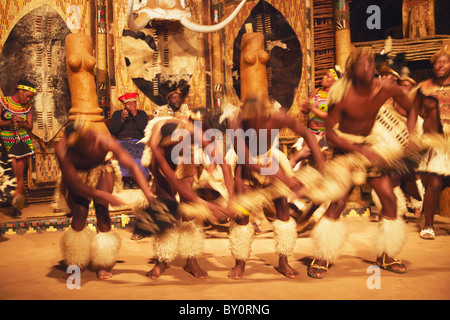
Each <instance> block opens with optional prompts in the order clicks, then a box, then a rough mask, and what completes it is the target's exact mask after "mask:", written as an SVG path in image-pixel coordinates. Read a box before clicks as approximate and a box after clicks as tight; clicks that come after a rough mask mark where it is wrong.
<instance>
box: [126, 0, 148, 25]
mask: <svg viewBox="0 0 450 320" xmlns="http://www.w3.org/2000/svg"><path fill="white" fill-rule="evenodd" d="M133 3H134V1H133V0H128V7H127V17H128V28H130V30H133V31H139V30H141V29H143V28H144V27H145V26H146V25H147V23H149V22H150V16H149V15H148V14H147V13H146V12H145V11H144V12H142V13H141V14H139V17H138V18H137V19H136V21H135V20H134V18H133Z"/></svg>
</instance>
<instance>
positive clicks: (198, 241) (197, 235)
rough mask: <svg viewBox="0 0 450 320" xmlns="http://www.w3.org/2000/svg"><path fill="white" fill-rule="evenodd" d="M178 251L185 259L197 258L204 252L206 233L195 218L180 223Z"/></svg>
mask: <svg viewBox="0 0 450 320" xmlns="http://www.w3.org/2000/svg"><path fill="white" fill-rule="evenodd" d="M178 232H179V238H178V250H179V251H178V252H179V254H180V256H181V257H182V258H184V259H190V258H197V257H199V256H200V255H201V254H202V252H203V247H204V244H205V233H204V232H203V228H202V227H201V226H199V225H198V224H197V223H196V222H195V220H192V221H186V222H181V223H180V224H179V225H178Z"/></svg>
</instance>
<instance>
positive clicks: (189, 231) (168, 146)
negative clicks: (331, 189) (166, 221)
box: [142, 117, 233, 279]
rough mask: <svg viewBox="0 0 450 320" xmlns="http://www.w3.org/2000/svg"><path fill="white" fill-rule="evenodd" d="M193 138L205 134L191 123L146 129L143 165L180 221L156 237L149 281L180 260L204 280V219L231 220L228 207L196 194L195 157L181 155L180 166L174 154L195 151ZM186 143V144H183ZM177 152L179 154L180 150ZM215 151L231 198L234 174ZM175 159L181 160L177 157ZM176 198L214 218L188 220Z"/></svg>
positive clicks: (165, 120) (167, 120) (173, 121)
mask: <svg viewBox="0 0 450 320" xmlns="http://www.w3.org/2000/svg"><path fill="white" fill-rule="evenodd" d="M177 129H178V130H177ZM197 130H198V128H197ZM177 133H181V134H182V135H181V136H179V137H180V138H181V140H182V141H179V140H177V139H175V138H173V137H174V135H176V134H177ZM194 134H202V130H201V129H200V130H198V131H195V130H194V126H193V123H192V122H187V121H186V120H184V119H177V118H172V117H161V118H155V119H154V120H152V121H150V122H149V125H148V126H147V128H146V137H145V138H144V139H143V141H142V142H144V143H145V144H146V145H147V146H146V150H145V151H144V156H143V159H142V160H143V161H142V163H143V165H147V166H149V168H150V171H151V173H152V176H153V179H154V180H153V191H154V193H155V194H156V195H157V196H158V200H159V201H161V202H164V203H165V204H166V205H167V207H168V208H169V209H170V211H171V213H172V214H174V215H175V217H176V218H177V220H178V221H177V223H176V224H175V225H173V226H169V227H167V228H164V229H162V230H160V232H158V233H157V234H156V235H154V239H153V249H154V253H155V255H156V257H157V262H156V264H155V265H154V267H153V268H152V269H151V270H150V271H149V272H147V274H146V275H147V277H148V278H150V279H157V278H159V277H160V276H161V275H162V273H164V271H165V270H167V269H168V268H169V264H170V263H171V262H172V261H173V260H174V259H175V258H176V257H177V256H181V257H182V258H184V259H186V265H185V266H184V270H185V271H186V272H189V273H191V274H192V275H193V276H194V277H196V278H205V277H206V276H207V275H208V273H207V272H206V271H205V270H203V269H202V268H201V267H200V265H199V264H198V261H197V258H198V257H199V256H200V255H201V253H202V252H203V244H204V237H205V236H204V232H203V229H202V225H201V223H200V222H201V220H203V219H207V220H211V221H212V222H217V221H221V220H224V219H225V218H227V217H228V211H227V210H226V208H225V207H222V206H221V205H218V204H215V203H213V202H207V201H205V200H203V199H201V198H200V197H199V196H198V195H197V194H196V193H195V192H194V191H193V182H194V180H195V179H197V178H198V166H197V165H196V164H195V163H192V162H193V161H191V162H190V161H189V160H192V159H193V156H194V155H193V154H192V153H191V154H190V155H188V154H185V153H182V152H181V153H180V154H179V155H180V156H181V157H182V158H184V162H180V163H178V159H177V157H175V156H174V152H175V150H176V149H177V148H178V147H179V146H180V144H183V145H184V146H185V147H186V149H185V148H183V152H184V151H187V150H188V151H189V152H191V151H192V150H193V148H192V143H191V142H192V141H195V140H193V139H191V137H194ZM197 137H198V139H200V140H198V141H202V143H203V142H204V141H203V137H199V136H197ZM186 141H187V143H186V144H184V143H185V142H186ZM178 150H179V151H180V149H178ZM215 150H216V153H215V154H214V155H213V156H214V157H218V159H220V160H221V161H219V163H220V164H221V167H222V171H223V175H224V180H225V185H226V187H227V192H228V194H229V195H232V193H233V181H232V175H231V170H230V168H229V166H228V165H227V164H226V163H225V162H224V160H223V156H222V154H221V151H220V150H219V149H217V148H216V149H215ZM175 155H176V156H178V154H176V153H175ZM186 162H188V163H186ZM189 162H190V163H189ZM177 194H178V196H179V199H180V203H181V204H183V203H191V204H195V208H197V209H199V211H202V208H206V210H207V211H208V212H209V213H212V214H213V215H209V213H208V215H207V216H203V217H200V219H194V218H195V216H196V215H197V214H199V212H194V213H192V215H189V216H188V215H186V214H185V213H184V212H180V210H179V203H178V200H177ZM198 220H200V221H198Z"/></svg>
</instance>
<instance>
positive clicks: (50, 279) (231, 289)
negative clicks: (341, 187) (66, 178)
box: [0, 217, 450, 300]
mask: <svg viewBox="0 0 450 320" xmlns="http://www.w3.org/2000/svg"><path fill="white" fill-rule="evenodd" d="M436 220H437V221H436V233H437V238H436V240H434V241H429V240H428V241H426V240H422V239H420V238H419V236H418V226H419V223H420V224H421V223H422V222H421V221H420V220H417V219H415V218H414V217H412V218H410V222H409V223H408V224H407V227H408V241H407V243H406V244H405V246H404V249H403V251H402V253H401V254H400V256H399V257H398V258H399V259H401V260H402V261H403V262H404V263H405V264H406V265H407V267H408V273H407V274H404V275H398V274H394V273H390V272H387V271H384V270H382V271H381V273H380V277H379V278H377V281H378V282H375V281H374V280H373V277H374V275H375V274H374V273H373V272H370V269H369V270H368V268H369V267H370V266H371V265H372V262H373V261H374V260H375V254H374V252H373V250H372V248H373V246H372V239H373V236H374V234H375V233H376V230H377V226H378V224H377V223H374V222H369V220H368V218H366V217H347V218H345V221H346V223H347V225H348V229H349V231H350V235H349V239H348V244H347V247H346V250H345V252H344V254H343V256H342V257H341V258H340V259H339V260H338V262H337V263H336V264H335V265H334V266H333V267H332V268H331V269H330V270H329V274H328V275H327V277H326V278H325V279H322V280H317V279H312V278H310V277H308V275H307V274H306V267H307V265H308V264H309V262H310V261H311V258H312V250H311V241H310V238H309V235H310V231H311V228H312V227H313V225H314V221H311V223H310V225H308V226H307V228H306V229H304V230H303V231H302V232H300V233H299V238H298V240H297V242H296V248H295V252H294V254H293V256H291V257H290V259H289V261H290V263H291V265H292V266H293V267H294V268H296V269H297V270H298V271H299V272H300V277H299V278H298V279H294V280H291V279H287V278H285V277H283V276H282V275H281V274H279V273H278V272H277V271H276V270H275V268H274V267H276V266H277V264H278V261H277V260H278V259H277V257H276V256H275V254H274V253H273V239H272V235H273V234H272V229H271V225H270V224H268V223H267V222H265V223H264V224H263V225H262V231H263V232H262V233H261V234H259V235H257V237H256V238H255V241H254V244H253V251H252V256H251V259H250V261H249V262H248V264H247V269H246V273H245V276H244V278H243V279H241V280H238V281H236V280H231V279H229V278H228V277H227V273H228V271H229V270H230V268H231V267H232V266H233V265H234V261H233V259H232V257H231V256H230V252H229V249H228V239H227V230H226V228H209V229H207V230H206V232H207V239H206V242H205V251H204V254H203V256H202V257H201V258H200V259H199V263H200V265H201V266H202V267H203V268H204V269H205V270H206V271H207V272H208V274H209V276H208V277H207V278H206V279H201V280H199V279H195V278H194V277H192V276H191V275H190V274H188V273H186V272H185V271H184V270H183V269H182V267H183V265H184V264H183V261H181V260H176V261H175V262H174V264H173V265H172V267H171V268H170V269H169V270H167V271H166V273H164V274H163V276H162V277H161V278H159V279H157V280H150V279H148V278H147V277H146V276H145V273H146V272H147V271H149V270H150V269H151V268H152V266H153V264H154V261H153V260H152V258H153V256H152V240H151V238H145V239H143V240H140V241H132V240H130V235H131V230H129V229H120V230H117V232H118V233H119V235H120V237H121V238H122V248H121V252H120V257H119V261H118V263H117V264H116V266H115V268H114V269H113V277H112V278H111V279H108V280H105V281H99V280H97V279H96V277H95V273H94V272H91V271H84V272H82V273H81V287H80V289H69V288H68V286H67V283H66V280H64V279H63V276H64V274H65V269H64V267H62V265H61V254H60V250H59V239H60V238H61V235H62V233H61V232H54V233H51V232H45V233H42V234H26V235H10V236H3V237H1V238H0V256H1V261H0V288H1V290H0V299H1V300H7V299H21V300H22V299H24V300H28V299H44V300H50V299H51V300H53V299H55V300H59V299H87V300H90V299H133V300H135V299H149V300H185V299H188V300H222V299H233V300H249V299H251V300H299V299H312V300H315V299H325V300H328V299H357V300H359V299H388V300H390V299H406V300H409V299H413V300H415V299H425V300H428V299H431V300H435V299H444V300H447V299H450V280H449V279H450V267H449V266H450V255H448V252H449V250H450V221H449V220H448V219H446V218H441V217H437V218H436ZM368 283H369V285H368ZM72 284H73V282H72ZM376 284H379V288H373V289H370V288H369V287H370V286H372V287H373V286H374V285H376Z"/></svg>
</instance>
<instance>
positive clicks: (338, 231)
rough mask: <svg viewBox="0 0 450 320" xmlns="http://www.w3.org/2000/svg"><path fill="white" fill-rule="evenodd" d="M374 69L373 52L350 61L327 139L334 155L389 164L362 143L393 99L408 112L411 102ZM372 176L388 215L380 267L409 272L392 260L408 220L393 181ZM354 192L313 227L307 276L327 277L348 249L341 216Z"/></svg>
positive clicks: (335, 94) (334, 93) (332, 98)
mask: <svg viewBox="0 0 450 320" xmlns="http://www.w3.org/2000/svg"><path fill="white" fill-rule="evenodd" d="M374 69H375V65H374V60H373V55H372V54H371V53H370V52H368V51H366V50H359V51H357V50H353V51H352V52H351V54H350V56H349V58H348V60H347V62H346V67H345V75H344V77H343V78H342V79H341V80H339V82H338V83H336V84H335V85H334V86H333V88H332V90H331V92H330V95H329V99H328V107H329V112H328V117H327V121H326V127H327V130H326V135H327V139H328V142H329V143H330V144H331V145H332V146H333V147H334V155H339V154H345V153H348V152H356V153H360V154H362V155H363V156H365V157H366V158H367V159H368V160H370V161H371V162H372V163H384V161H385V160H384V159H383V157H382V156H381V155H380V154H378V153H377V152H375V151H374V149H372V148H371V147H370V146H369V145H367V144H366V143H362V142H363V141H364V139H365V137H368V136H369V134H370V133H371V131H372V128H373V127H374V124H375V121H376V118H377V114H378V113H379V110H380V108H381V107H382V105H383V104H384V102H385V101H386V100H387V99H388V98H389V97H393V98H394V100H395V101H396V102H397V103H399V104H400V105H401V106H402V107H403V108H404V109H405V110H410V109H411V101H410V99H408V96H407V95H406V93H405V92H404V90H402V89H401V87H400V86H398V85H397V84H396V83H395V82H393V81H385V80H379V79H375V78H374ZM414 116H415V114H414V112H409V119H408V120H409V121H408V124H409V125H410V126H411V125H412V123H413V121H412V120H411V118H414ZM410 126H409V127H408V129H409V130H410V128H411V127H410ZM410 132H411V130H410ZM349 139H352V140H349ZM357 140H358V142H356V141H357ZM384 152H385V153H389V149H388V148H386V149H385V151H384ZM371 174H372V177H369V176H368V178H369V179H368V183H369V184H370V185H371V186H372V187H373V189H375V191H376V193H377V195H378V197H379V199H380V202H381V204H382V210H381V216H382V217H383V220H382V221H381V223H380V229H379V235H378V241H377V243H376V249H377V264H378V265H379V266H381V267H382V268H384V269H387V270H390V271H393V272H398V273H405V272H406V267H405V266H404V265H403V264H402V263H401V262H400V261H398V260H396V259H394V258H393V256H395V255H397V254H398V253H399V252H400V250H401V248H402V246H403V243H404V237H405V235H406V232H405V225H404V221H403V219H398V218H397V207H396V197H395V194H394V192H393V187H392V183H391V179H390V177H389V175H387V174H386V173H385V172H372V173H371ZM350 193H351V189H350V190H348V192H347V194H346V195H345V196H344V197H343V198H342V199H340V200H337V201H335V202H332V203H331V204H330V206H329V207H328V209H327V210H326V212H325V214H324V215H323V216H322V218H321V219H320V220H319V222H318V223H317V225H316V226H315V228H314V229H313V232H312V234H311V236H312V240H313V247H314V251H315V259H314V260H313V261H312V263H311V265H310V266H309V268H308V275H309V276H311V277H313V278H323V277H324V276H325V275H326V274H327V272H328V266H329V264H330V263H333V262H334V261H335V260H336V259H337V258H338V257H339V255H340V254H341V252H342V250H343V246H344V244H345V239H346V235H347V233H346V230H345V225H344V223H343V221H341V220H340V219H339V218H340V215H341V212H342V209H343V208H344V206H345V203H346V200H347V198H348V196H349V195H350Z"/></svg>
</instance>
